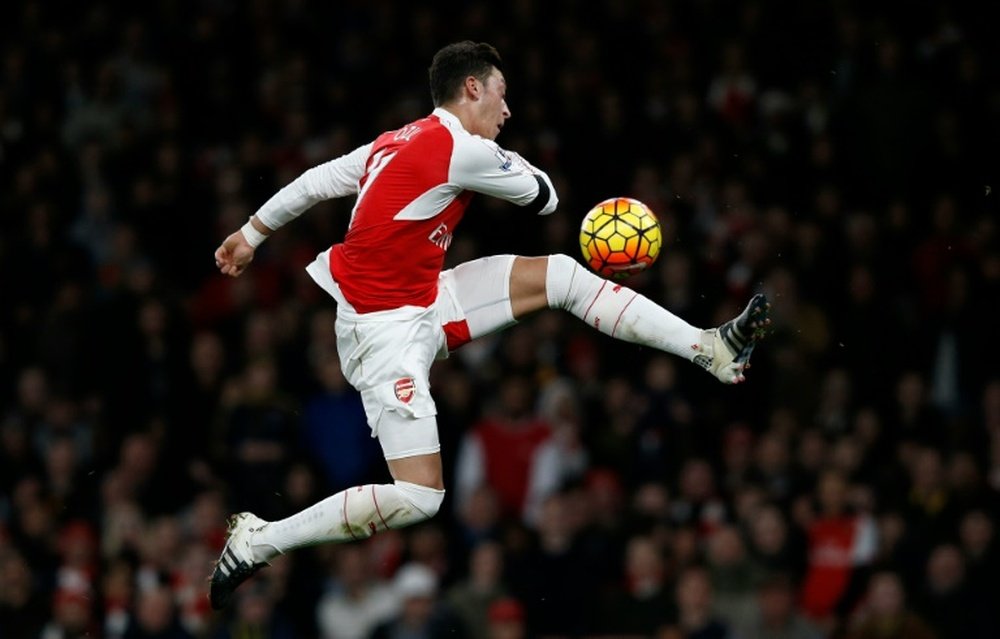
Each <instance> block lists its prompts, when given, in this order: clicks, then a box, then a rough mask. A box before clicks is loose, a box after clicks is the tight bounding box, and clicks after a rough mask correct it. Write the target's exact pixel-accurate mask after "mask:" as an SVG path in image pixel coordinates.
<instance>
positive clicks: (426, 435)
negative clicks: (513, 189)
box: [306, 251, 514, 459]
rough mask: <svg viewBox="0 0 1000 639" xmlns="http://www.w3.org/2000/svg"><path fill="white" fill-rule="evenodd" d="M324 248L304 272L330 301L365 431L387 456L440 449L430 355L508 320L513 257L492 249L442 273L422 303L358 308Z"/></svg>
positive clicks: (343, 364) (342, 363)
mask: <svg viewBox="0 0 1000 639" xmlns="http://www.w3.org/2000/svg"><path fill="white" fill-rule="evenodd" d="M328 253H329V252H328V251H326V252H323V253H320V254H319V256H317V258H316V260H315V261H313V262H312V263H311V264H310V265H309V266H308V267H306V271H307V272H308V273H309V275H311V276H312V278H313V279H314V280H316V283H317V284H319V285H320V286H321V287H322V288H323V289H324V290H325V291H326V292H327V293H329V294H330V295H331V296H332V297H333V298H334V299H335V300H337V325H336V333H337V350H338V352H339V354H340V366H341V368H342V369H343V371H344V376H345V377H346V378H347V380H348V381H349V382H350V383H351V385H352V386H354V388H356V389H357V390H358V392H360V393H361V400H362V402H363V403H364V407H365V414H366V415H367V417H368V425H369V426H370V427H371V429H372V437H378V439H379V443H380V444H381V446H382V452H383V454H384V455H385V458H386V459H400V458H403V457H412V456H414V455H425V454H429V453H436V452H438V451H440V450H441V445H440V442H439V439H438V432H437V420H436V419H435V415H437V407H436V406H435V405H434V399H433V397H431V394H430V382H429V379H428V377H429V373H430V368H431V365H432V364H433V363H434V360H435V359H442V358H445V357H447V356H448V352H449V351H450V350H454V349H455V348H457V347H459V346H461V345H462V344H465V343H466V342H468V341H470V340H473V339H475V338H477V337H480V336H482V335H486V334H488V333H492V332H494V331H497V330H499V329H502V328H504V327H506V326H509V325H511V324H513V323H514V315H513V311H512V309H511V305H510V271H511V268H512V267H513V265H514V256H513V255H496V256H492V257H485V258H481V259H478V260H473V261H471V262H467V263H465V264H462V265H460V266H457V267H456V268H454V269H450V270H447V271H443V272H442V273H441V275H440V276H439V278H438V295H437V299H436V300H435V302H434V304H433V305H431V306H429V307H427V308H423V307H418V306H403V307H400V308H396V309H392V310H388V311H378V312H375V313H358V312H356V311H355V310H354V308H353V307H352V306H351V305H350V304H349V303H348V302H347V300H346V299H344V296H343V294H342V293H341V291H340V287H339V286H337V283H336V282H335V281H334V279H333V277H332V276H331V275H330V267H329V255H328Z"/></svg>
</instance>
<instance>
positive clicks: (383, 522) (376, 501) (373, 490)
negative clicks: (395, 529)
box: [372, 484, 389, 530]
mask: <svg viewBox="0 0 1000 639" xmlns="http://www.w3.org/2000/svg"><path fill="white" fill-rule="evenodd" d="M372 501H373V502H375V512H376V513H378V518H379V521H381V522H382V525H383V526H385V529H386V530H389V524H387V523H385V518H384V517H382V511H381V510H379V507H378V499H376V498H375V484H372Z"/></svg>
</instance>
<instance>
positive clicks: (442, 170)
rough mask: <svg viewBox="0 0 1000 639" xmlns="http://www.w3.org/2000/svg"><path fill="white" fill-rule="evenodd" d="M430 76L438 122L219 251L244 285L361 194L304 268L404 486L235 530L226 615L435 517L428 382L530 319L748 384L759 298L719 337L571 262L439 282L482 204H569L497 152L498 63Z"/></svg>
mask: <svg viewBox="0 0 1000 639" xmlns="http://www.w3.org/2000/svg"><path fill="white" fill-rule="evenodd" d="M429 75H430V89H431V97H432V99H433V102H434V105H435V109H434V110H433V112H432V113H431V114H430V115H428V116H427V117H424V118H422V119H420V120H417V121H415V122H411V123H410V124H407V125H405V126H403V127H401V128H399V129H397V130H395V131H388V132H386V133H383V134H382V135H380V136H378V137H377V138H376V139H375V140H374V141H373V142H371V143H369V144H365V145H364V146H361V147H359V148H357V149H356V150H354V151H352V152H350V153H348V154H346V155H344V156H342V157H339V158H336V159H334V160H331V161H329V162H326V163H325V164H321V165H319V166H316V167H314V168H312V169H309V170H308V171H306V172H305V173H303V174H302V175H301V176H300V177H298V178H297V179H295V180H294V181H292V182H291V183H290V184H288V185H287V186H285V187H284V188H282V189H281V190H280V191H278V193H276V194H275V195H274V196H272V197H271V199H269V200H268V201H267V202H265V203H264V205H263V206H261V207H260V209H259V210H258V211H257V212H256V213H255V214H254V215H253V216H251V218H250V220H249V221H248V222H247V223H246V224H245V225H244V226H243V227H242V228H241V229H240V230H237V231H236V232H234V233H233V234H231V235H230V236H229V237H227V238H226V239H225V241H224V242H223V243H222V245H221V246H220V247H219V248H218V249H217V250H216V252H215V260H216V264H217V266H218V267H219V269H220V270H221V271H222V273H224V274H226V275H231V276H234V277H235V276H238V275H240V274H241V273H242V272H243V271H244V270H245V269H246V268H247V266H248V265H249V264H250V261H251V260H252V259H253V256H254V251H255V249H256V248H257V247H258V246H260V244H261V242H263V241H264V240H265V239H266V238H267V237H268V235H270V234H271V233H272V232H274V231H275V230H277V229H279V228H280V227H282V226H284V225H285V224H287V223H288V222H290V221H292V220H293V219H295V218H296V217H297V216H299V215H301V214H302V213H303V212H304V211H306V210H307V209H309V208H310V207H311V206H313V205H314V204H316V203H317V202H319V201H321V200H326V199H329V198H335V197H343V196H347V195H356V196H357V199H356V201H355V204H354V210H353V211H352V213H351V221H350V225H349V227H348V230H347V233H346V235H345V237H344V239H343V242H341V243H338V244H334V245H333V246H332V247H331V248H330V249H329V250H326V251H324V252H322V253H320V254H319V255H318V256H317V258H316V260H315V261H313V262H312V263H311V264H310V265H309V266H308V267H307V268H306V270H307V271H308V273H309V274H310V275H311V276H312V278H313V279H314V280H315V281H316V283H317V284H319V286H320V287H322V288H323V289H324V290H325V291H326V292H327V293H328V294H330V295H331V296H332V297H333V298H334V299H335V300H336V301H337V319H336V335H337V348H338V351H339V355H340V363H341V367H342V368H343V371H344V374H345V376H346V377H347V379H348V381H350V383H351V384H352V385H353V386H354V387H355V388H356V389H357V390H358V391H359V392H360V393H361V398H362V401H363V403H364V408H365V412H366V413H367V416H368V424H369V426H370V427H371V429H372V435H373V436H375V437H377V438H378V440H379V443H380V444H381V446H382V451H383V453H384V456H385V459H386V461H387V463H388V466H389V471H390V473H391V475H392V477H393V479H394V483H392V484H383V485H368V486H358V487H355V488H350V489H348V490H345V491H342V492H340V493H337V494H336V495H333V496H331V497H328V498H326V499H324V500H323V501H320V502H319V503H317V504H315V505H313V506H310V507H309V508H306V509H305V510H303V511H301V512H299V513H296V514H294V515H292V516H290V517H288V518H286V519H282V520H280V521H272V522H268V521H264V520H262V519H260V518H259V517H257V516H255V515H253V514H252V513H239V514H237V515H234V516H233V517H231V518H230V531H229V537H228V539H227V542H226V546H225V548H224V549H223V551H222V555H221V557H220V558H219V561H218V563H217V565H216V567H215V570H214V572H213V574H212V579H211V593H210V598H211V603H212V606H213V607H214V608H216V609H218V608H222V607H224V606H226V605H227V603H228V602H229V601H230V599H231V598H232V595H233V592H234V590H235V589H236V587H237V586H239V584H240V583H242V582H243V581H244V580H246V579H247V578H248V577H250V576H251V575H252V574H254V573H255V572H256V571H257V570H259V569H260V568H261V567H263V566H265V565H267V562H268V560H270V559H271V558H272V557H275V556H276V555H279V554H282V553H286V552H288V551H290V550H293V549H295V548H300V547H303V546H310V545H314V544H320V543H325V542H347V541H352V540H358V539H364V538H366V537H370V536H371V535H373V534H375V533H376V532H378V531H380V530H386V529H388V528H401V527H404V526H409V525H411V524H415V523H417V522H420V521H423V520H426V519H428V518H430V517H432V516H434V514H435V513H437V511H438V508H439V507H440V506H441V502H442V500H443V498H444V484H443V481H442V469H441V456H440V445H439V443H438V432H437V422H436V420H435V415H436V413H437V411H436V409H435V405H434V400H433V399H432V397H431V394H430V388H429V383H428V375H429V371H430V367H431V364H432V363H433V362H434V360H435V359H437V358H441V357H446V356H447V355H448V352H449V351H450V350H453V349H455V348H458V347H459V346H461V345H462V344H465V343H466V342H468V341H470V340H473V339H475V338H477V337H479V336H482V335H486V334H488V333H492V332H493V331H497V330H500V329H502V328H504V327H506V326H509V325H511V324H513V323H515V322H517V321H518V320H520V319H521V318H523V317H525V316H526V315H528V314H530V313H532V312H534V311H538V310H540V309H544V308H559V309H563V310H566V311H568V312H570V313H572V314H573V315H576V316H577V317H579V318H580V319H582V320H583V321H585V322H588V323H589V324H590V325H592V326H594V327H595V328H597V329H598V330H600V331H601V332H603V333H605V334H608V335H611V336H612V337H615V338H618V339H622V340H626V341H629V342H633V343H637V344H642V345H645V346H650V347H653V348H657V349H660V350H663V351H667V352H670V353H673V354H675V355H678V356H680V357H684V358H686V359H688V360H690V361H693V362H694V363H696V364H698V365H699V366H701V367H702V368H704V369H706V370H707V371H709V372H710V373H711V374H713V375H715V376H716V377H717V378H718V379H719V380H721V381H722V382H723V383H726V384H735V383H739V382H742V381H744V379H745V378H744V376H743V370H744V368H745V366H746V365H747V363H748V361H749V358H750V354H751V352H752V351H753V348H754V345H755V343H756V341H757V339H758V338H759V337H760V335H761V334H762V332H763V329H764V327H765V325H766V324H767V322H768V321H769V320H768V319H767V314H768V308H769V306H768V303H767V300H766V299H765V298H764V296H763V295H757V296H755V297H754V298H753V299H752V300H751V301H750V303H749V305H748V306H747V308H746V309H745V310H744V311H743V313H741V314H740V315H739V316H738V317H736V318H734V319H732V320H730V321H728V322H726V323H725V324H723V325H722V326H720V327H718V328H717V329H715V328H713V329H708V330H702V329H699V328H695V327H694V326H691V325H690V324H688V323H687V322H685V321H684V320H682V319H680V318H679V317H677V316H675V315H673V314H671V313H670V312H669V311H667V310H665V309H663V308H661V307H660V306H658V305H656V304H654V303H653V302H652V301H650V300H649V299H647V298H646V297H644V296H642V295H639V294H638V293H636V292H634V291H632V290H630V289H628V288H626V287H623V286H619V285H616V284H611V283H609V282H608V281H606V280H604V279H601V278H600V277H598V276H596V275H594V274H593V273H591V272H589V271H587V270H586V269H584V268H583V267H582V266H580V265H579V264H578V263H577V262H576V261H575V260H573V259H571V258H569V257H567V256H565V255H549V256H547V257H519V256H514V255H496V256H492V257H484V258H481V259H477V260H473V261H471V262H468V263H465V264H462V265H460V266H458V267H456V268H454V269H451V270H447V271H443V272H442V268H443V265H444V255H445V251H447V249H448V246H449V245H450V244H451V241H452V234H453V233H454V232H455V229H456V227H457V225H458V223H459V221H460V220H461V219H462V215H463V213H464V212H465V209H466V207H467V206H468V204H469V200H470V199H471V198H472V196H473V194H474V193H482V194H485V195H491V196H494V197H498V198H501V199H503V200H506V201H508V202H511V203H513V204H515V205H517V206H520V207H522V208H524V209H526V210H527V211H529V212H533V213H538V214H540V215H548V214H550V213H552V212H553V211H555V209H556V205H557V203H558V199H557V197H556V193H555V189H554V188H553V186H552V181H551V180H550V179H549V177H548V176H547V175H546V174H545V173H544V172H543V171H541V170H539V169H537V168H536V167H534V166H532V165H531V164H529V163H528V162H527V161H525V160H524V159H523V158H522V157H521V156H519V155H518V154H517V153H514V152H511V151H506V150H504V149H502V148H500V147H499V146H497V145H496V143H495V142H494V140H495V139H496V137H497V135H499V133H500V130H501V129H502V128H503V126H504V123H505V122H506V121H507V119H508V118H509V117H510V115H511V113H510V109H509V108H508V107H507V102H506V100H505V97H504V96H505V93H506V89H507V84H506V81H505V79H504V75H503V71H502V63H501V60H500V55H499V54H498V53H497V51H496V49H494V48H493V47H492V46H490V45H489V44H486V43H474V42H470V41H465V42H458V43H455V44H451V45H448V46H446V47H444V48H443V49H441V50H440V51H438V52H437V53H436V54H435V55H434V58H433V60H432V62H431V66H430V72H429ZM386 256H388V259H387V257H386ZM334 427H336V425H335V424H331V428H334Z"/></svg>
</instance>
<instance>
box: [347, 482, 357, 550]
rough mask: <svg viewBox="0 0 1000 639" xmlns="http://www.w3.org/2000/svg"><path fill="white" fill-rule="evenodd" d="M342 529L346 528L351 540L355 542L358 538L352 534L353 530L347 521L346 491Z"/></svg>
mask: <svg viewBox="0 0 1000 639" xmlns="http://www.w3.org/2000/svg"><path fill="white" fill-rule="evenodd" d="M344 528H347V532H348V533H350V535H351V539H353V540H354V541H357V540H358V538H357V537H356V536H355V534H354V529H353V528H351V524H350V523H348V521H347V491H346V490H345V491H344Z"/></svg>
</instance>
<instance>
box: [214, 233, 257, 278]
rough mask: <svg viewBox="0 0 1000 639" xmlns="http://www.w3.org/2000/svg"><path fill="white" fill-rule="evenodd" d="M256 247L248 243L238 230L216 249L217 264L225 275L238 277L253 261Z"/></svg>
mask: <svg viewBox="0 0 1000 639" xmlns="http://www.w3.org/2000/svg"><path fill="white" fill-rule="evenodd" d="M253 254H254V248H253V247H252V246H250V244H248V243H247V240H246V238H245V237H243V233H242V232H241V231H236V232H235V233H233V234H231V235H230V236H229V237H227V238H226V239H225V241H224V242H223V243H222V245H221V246H219V248H217V249H215V265H216V266H217V267H219V270H220V271H221V272H222V274H223V275H229V276H231V277H237V276H239V275H240V273H242V272H243V271H245V270H246V268H247V266H248V265H249V264H250V262H251V261H253Z"/></svg>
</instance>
